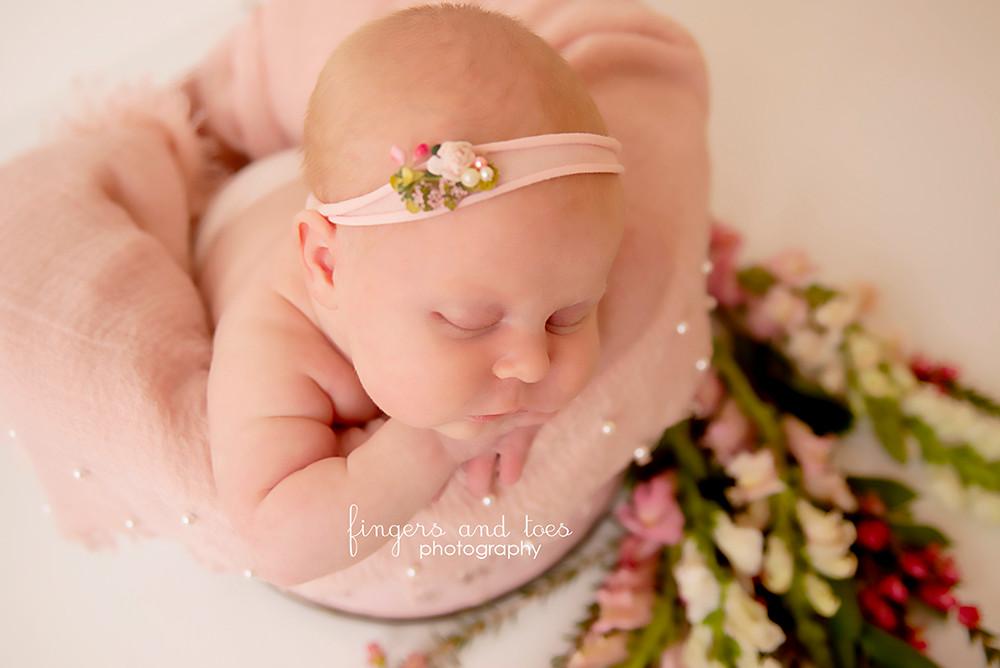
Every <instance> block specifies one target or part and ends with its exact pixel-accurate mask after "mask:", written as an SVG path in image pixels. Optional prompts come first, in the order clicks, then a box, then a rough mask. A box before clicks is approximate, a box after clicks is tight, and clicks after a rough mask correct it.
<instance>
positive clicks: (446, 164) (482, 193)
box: [198, 5, 624, 586]
mask: <svg viewBox="0 0 1000 668" xmlns="http://www.w3.org/2000/svg"><path fill="white" fill-rule="evenodd" d="M619 150H620V145H619V144H618V142H617V141H616V140H615V139H613V138H611V137H608V136H606V128H605V125H604V122H603V120H602V118H601V115H600V113H599V112H598V110H597V107H596V105H595V104H594V102H593V101H592V100H591V98H590V97H589V95H588V93H587V91H586V89H585V87H584V85H583V83H582V82H581V81H580V80H579V79H578V77H577V75H576V74H575V73H574V72H573V70H572V69H571V68H570V67H569V65H568V64H567V63H566V62H565V61H564V60H563V59H562V58H561V57H560V56H559V55H558V54H557V53H556V52H555V51H554V50H553V49H552V48H551V47H550V46H549V45H548V44H547V43H546V42H545V41H544V40H543V39H541V38H540V37H538V36H536V35H535V34H533V33H531V32H530V31H529V30H527V29H526V28H524V27H523V26H522V25H521V24H520V23H519V22H518V21H517V20H515V19H513V18H511V17H508V16H505V15H502V14H498V13H492V12H488V11H485V10H482V9H479V8H475V7H471V6H450V5H442V6H425V7H417V8H412V9H408V10H404V11H401V12H397V13H395V14H391V15H387V16H385V17H382V18H380V19H378V20H376V21H374V22H371V23H369V24H366V25H365V26H363V27H362V28H361V29H359V30H357V31H356V32H354V33H352V34H351V35H350V36H349V37H348V38H347V39H345V40H344V41H343V42H341V43H340V44H339V45H338V46H337V47H336V49H335V50H334V51H333V53H332V54H331V56H330V58H329V60H328V61H327V62H326V64H325V66H324V68H323V70H322V72H321V74H320V76H319V78H318V81H317V83H316V85H315V88H314V89H313V92H312V95H311V98H310V101H309V107H308V112H307V116H306V119H305V131H304V144H303V147H302V151H303V169H302V178H301V179H297V180H295V181H293V182H291V183H289V184H287V185H285V186H283V187H281V188H279V189H277V190H275V191H273V192H271V193H268V194H267V195H265V196H263V197H261V198H260V199H258V200H257V201H256V202H254V204H253V205H252V206H250V207H247V208H245V209H244V210H243V211H242V212H241V213H240V215H239V216H237V217H236V218H235V219H234V220H232V221H231V222H229V223H227V226H226V228H225V230H224V231H223V232H221V233H220V235H219V236H218V237H217V239H216V242H215V243H214V245H213V246H212V249H211V252H210V253H209V254H208V256H207V258H206V260H205V262H204V264H203V266H201V267H200V268H199V270H198V274H199V284H200V288H201V290H202V291H203V294H204V296H205V299H206V302H207V303H208V304H209V307H210V309H211V315H212V320H213V322H214V323H215V325H216V330H215V339H214V351H213V358H212V365H211V369H210V375H209V384H208V418H209V437H210V447H211V455H212V465H213V469H214V475H215V479H216V484H217V487H218V492H219V496H220V501H221V503H222V506H223V508H224V509H225V512H226V513H227V514H228V516H229V517H230V519H231V521H232V523H233V525H234V527H235V528H236V529H237V530H238V531H240V532H241V533H242V535H244V536H245V537H246V538H247V540H248V543H249V544H250V545H251V546H252V547H253V549H254V553H255V559H256V565H255V569H254V570H255V571H256V572H257V573H259V575H260V577H261V578H263V579H265V580H269V581H271V582H274V583H276V584H279V585H282V586H290V585H293V584H298V583H300V582H305V581H308V580H312V579H315V578H318V577H320V576H323V575H325V574H327V573H330V572H333V571H336V570H339V569H342V568H345V567H347V566H350V565H352V564H354V563H356V562H357V561H358V560H361V559H364V558H365V557H366V556H368V555H369V554H371V553H372V552H374V551H375V550H376V549H378V548H379V547H380V546H381V545H382V544H383V543H385V542H386V540H387V536H385V535H383V534H379V533H376V532H373V533H370V534H368V535H363V534H360V532H358V531H357V527H358V526H359V525H361V523H362V522H364V523H366V524H369V525H374V524H379V525H382V526H385V527H388V526H391V525H403V524H405V523H406V522H407V520H408V519H409V518H411V517H412V516H413V515H414V514H415V513H416V512H417V511H419V510H420V509H422V508H424V507H425V506H427V505H429V504H430V503H432V502H433V501H434V500H435V498H436V496H437V495H439V493H440V492H441V491H442V489H443V487H444V486H445V485H446V483H448V481H449V479H450V478H451V477H452V475H453V474H455V472H456V471H457V470H459V469H461V470H462V475H463V476H464V477H465V482H466V485H468V486H469V487H470V488H471V489H472V491H473V492H474V493H476V494H482V493H484V492H486V491H488V490H489V488H490V485H491V484H492V481H493V477H494V474H495V467H496V471H497V472H499V475H500V482H501V483H503V484H507V485H509V484H513V483H514V482H515V481H516V480H517V478H518V476H519V474H520V469H521V467H522V466H523V463H524V460H525V458H526V457H527V455H528V452H527V450H528V448H529V446H530V443H531V440H532V438H533V437H534V434H535V433H536V432H537V430H538V429H539V428H540V426H541V425H542V424H544V423H545V422H546V421H547V420H548V419H549V418H551V417H552V416H553V415H555V414H556V413H558V412H559V411H560V410H561V409H562V408H563V407H565V406H566V405H567V404H568V403H569V402H571V401H572V400H573V398H574V397H576V396H577V395H578V394H579V393H580V391H581V390H582V389H583V388H584V387H585V386H586V384H587V383H588V381H589V380H590V379H591V378H592V377H593V376H594V372H595V370H596V369H597V368H598V365H599V361H600V359H601V317H600V315H601V310H602V304H604V302H602V296H603V294H604V292H605V290H606V288H607V284H608V275H609V273H610V271H611V267H612V264H613V262H614V259H615V257H616V254H617V252H618V249H619V245H620V242H621V239H622V234H623V230H624V201H623V193H622V187H621V181H620V179H619V177H618V174H619V173H620V172H621V171H622V170H623V167H622V166H621V164H620V162H619V160H618V158H617V155H618V152H619ZM303 203H305V204H306V205H305V207H304V208H303ZM296 211H298V213H295V212H296ZM293 214H294V215H293ZM470 502H472V501H471V497H470Z"/></svg>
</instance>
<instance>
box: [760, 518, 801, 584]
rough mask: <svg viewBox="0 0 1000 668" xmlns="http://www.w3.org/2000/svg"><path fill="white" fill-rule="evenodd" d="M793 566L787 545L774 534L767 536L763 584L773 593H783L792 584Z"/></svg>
mask: <svg viewBox="0 0 1000 668" xmlns="http://www.w3.org/2000/svg"><path fill="white" fill-rule="evenodd" d="M794 569H795V566H794V564H793V562H792V553H791V552H789V551H788V545H786V544H785V541H784V540H783V539H782V538H781V537H780V536H778V535H776V534H773V533H772V534H771V535H769V536H768V537H767V549H766V550H765V551H764V575H763V577H762V580H763V583H764V586H765V587H767V588H768V590H770V591H772V592H774V593H775V594H784V593H785V592H787V591H788V588H789V587H790V586H791V584H792V572H793V571H794Z"/></svg>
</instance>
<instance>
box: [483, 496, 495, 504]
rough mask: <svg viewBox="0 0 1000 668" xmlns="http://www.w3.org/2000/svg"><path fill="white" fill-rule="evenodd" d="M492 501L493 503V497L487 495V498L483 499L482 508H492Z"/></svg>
mask: <svg viewBox="0 0 1000 668" xmlns="http://www.w3.org/2000/svg"><path fill="white" fill-rule="evenodd" d="M493 501H494V497H493V495H492V494H488V495H487V496H484V497H483V505H484V506H487V507H489V506H492V505H493Z"/></svg>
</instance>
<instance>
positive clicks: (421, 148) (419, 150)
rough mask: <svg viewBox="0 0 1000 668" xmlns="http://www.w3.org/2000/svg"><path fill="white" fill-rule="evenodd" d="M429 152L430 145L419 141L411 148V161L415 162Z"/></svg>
mask: <svg viewBox="0 0 1000 668" xmlns="http://www.w3.org/2000/svg"><path fill="white" fill-rule="evenodd" d="M430 152H431V149H430V147H429V146H428V145H427V144H424V143H420V144H417V146H416V148H414V149H413V162H415V163H417V162H420V161H421V160H423V159H424V158H426V157H427V156H428V155H429V154H430Z"/></svg>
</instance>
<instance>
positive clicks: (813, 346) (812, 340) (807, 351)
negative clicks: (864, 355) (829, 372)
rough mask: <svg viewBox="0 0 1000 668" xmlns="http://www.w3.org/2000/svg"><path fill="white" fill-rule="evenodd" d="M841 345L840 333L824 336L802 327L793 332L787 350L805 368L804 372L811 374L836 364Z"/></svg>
mask: <svg viewBox="0 0 1000 668" xmlns="http://www.w3.org/2000/svg"><path fill="white" fill-rule="evenodd" d="M838 332H839V330H838ZM839 345H840V340H839V333H838V334H836V335H834V336H830V335H823V334H820V333H819V332H817V331H815V330H813V329H810V328H808V327H801V328H799V329H795V330H792V332H791V334H790V335H789V337H788V344H787V348H786V349H787V352H788V354H789V355H791V356H792V358H794V359H795V361H796V362H798V363H799V365H800V366H802V367H803V371H804V372H806V373H809V372H815V371H817V370H819V369H822V368H823V367H825V366H827V365H828V364H830V363H833V362H835V361H836V360H835V357H836V353H837V346H839Z"/></svg>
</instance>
